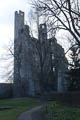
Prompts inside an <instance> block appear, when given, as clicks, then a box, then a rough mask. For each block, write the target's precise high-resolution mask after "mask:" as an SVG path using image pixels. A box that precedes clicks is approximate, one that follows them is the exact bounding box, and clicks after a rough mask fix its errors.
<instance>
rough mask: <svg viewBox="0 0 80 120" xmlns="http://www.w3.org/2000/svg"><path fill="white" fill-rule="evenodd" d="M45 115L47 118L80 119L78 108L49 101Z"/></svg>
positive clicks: (53, 119)
mask: <svg viewBox="0 0 80 120" xmlns="http://www.w3.org/2000/svg"><path fill="white" fill-rule="evenodd" d="M46 117H47V120H80V108H79V107H68V106H65V105H62V104H58V103H56V102H51V103H49V104H48V106H47V112H46Z"/></svg>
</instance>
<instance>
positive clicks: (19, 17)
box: [14, 11, 24, 39]
mask: <svg viewBox="0 0 80 120" xmlns="http://www.w3.org/2000/svg"><path fill="white" fill-rule="evenodd" d="M14 22H15V23H14V25H15V26H14V39H17V38H18V37H19V36H18V35H19V34H18V33H19V31H20V30H21V29H22V28H23V26H24V12H22V11H19V12H18V11H16V12H15V20H14Z"/></svg>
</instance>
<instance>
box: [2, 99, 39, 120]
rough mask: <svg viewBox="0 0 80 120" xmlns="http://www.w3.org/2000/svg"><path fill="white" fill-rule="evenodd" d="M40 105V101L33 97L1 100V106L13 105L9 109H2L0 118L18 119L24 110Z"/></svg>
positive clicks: (5, 119)
mask: <svg viewBox="0 0 80 120" xmlns="http://www.w3.org/2000/svg"><path fill="white" fill-rule="evenodd" d="M37 105H39V101H38V100H35V99H31V98H24V99H6V100H0V107H5V106H10V107H13V108H12V109H9V110H1V111H0V120H16V119H17V117H18V116H19V115H20V114H21V113H22V112H24V111H27V110H30V109H32V108H33V107H35V106H37Z"/></svg>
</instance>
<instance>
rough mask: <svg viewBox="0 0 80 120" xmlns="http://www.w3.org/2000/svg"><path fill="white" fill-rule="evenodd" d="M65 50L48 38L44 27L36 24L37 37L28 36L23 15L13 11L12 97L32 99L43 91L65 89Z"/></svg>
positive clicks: (27, 27)
mask: <svg viewBox="0 0 80 120" xmlns="http://www.w3.org/2000/svg"><path fill="white" fill-rule="evenodd" d="M66 69H67V65H66V58H65V55H64V49H63V48H62V47H61V46H60V45H59V44H58V43H57V40H56V39H55V38H54V37H52V38H50V39H48V38H47V26H46V24H45V23H44V24H40V25H39V38H38V39H36V38H33V37H31V35H30V31H29V26H28V25H25V24H24V12H22V11H19V12H17V11H16V12H15V28H14V87H13V89H14V90H13V91H14V96H15V97H20V96H28V95H30V96H35V95H39V94H41V86H42V90H43V92H44V93H45V92H50V91H57V92H64V91H66V90H67V87H66V84H67V81H66V79H65V71H66Z"/></svg>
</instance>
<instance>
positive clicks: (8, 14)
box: [0, 0, 30, 47]
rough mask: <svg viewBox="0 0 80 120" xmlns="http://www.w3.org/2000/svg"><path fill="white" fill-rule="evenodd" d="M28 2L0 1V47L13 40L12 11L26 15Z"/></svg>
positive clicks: (16, 0) (25, 0)
mask: <svg viewBox="0 0 80 120" xmlns="http://www.w3.org/2000/svg"><path fill="white" fill-rule="evenodd" d="M29 8H30V5H29V3H28V0H0V47H1V45H3V43H5V44H6V43H8V42H7V41H9V40H10V39H13V34H14V11H16V10H17V11H18V10H22V11H24V12H26V14H27V13H28V11H29Z"/></svg>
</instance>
